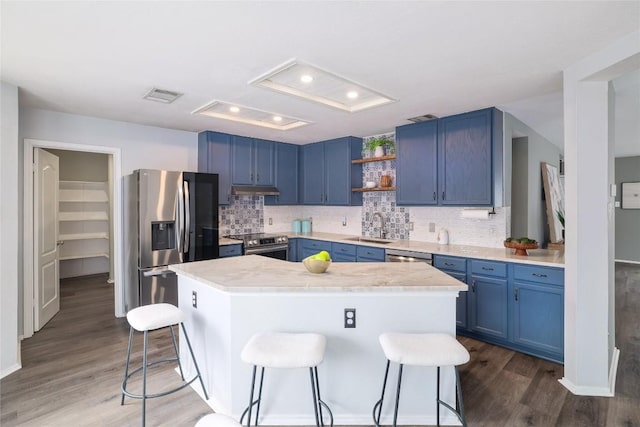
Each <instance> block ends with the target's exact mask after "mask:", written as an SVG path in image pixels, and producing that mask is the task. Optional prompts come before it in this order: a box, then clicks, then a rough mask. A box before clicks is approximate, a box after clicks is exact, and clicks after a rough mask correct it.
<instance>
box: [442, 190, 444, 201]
mask: <svg viewBox="0 0 640 427" xmlns="http://www.w3.org/2000/svg"><path fill="white" fill-rule="evenodd" d="M442 200H444V191H443V192H442Z"/></svg>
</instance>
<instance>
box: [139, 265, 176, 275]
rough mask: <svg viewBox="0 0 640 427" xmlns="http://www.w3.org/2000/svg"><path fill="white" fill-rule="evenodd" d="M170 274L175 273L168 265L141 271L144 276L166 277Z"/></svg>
mask: <svg viewBox="0 0 640 427" xmlns="http://www.w3.org/2000/svg"><path fill="white" fill-rule="evenodd" d="M172 274H175V273H174V272H173V271H171V270H169V267H161V268H154V269H153V270H148V271H144V272H143V273H142V275H143V276H144V277H154V276H162V277H167V276H170V275H172Z"/></svg>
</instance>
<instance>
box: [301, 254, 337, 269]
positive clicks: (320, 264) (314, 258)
mask: <svg viewBox="0 0 640 427" xmlns="http://www.w3.org/2000/svg"><path fill="white" fill-rule="evenodd" d="M302 264H304V266H305V267H306V269H307V270H308V271H309V272H310V273H316V274H320V273H324V272H325V271H327V268H329V266H330V265H331V255H330V254H329V252H327V251H320V252H318V253H317V254H315V255H311V256H308V257H306V258H305V259H303V260H302Z"/></svg>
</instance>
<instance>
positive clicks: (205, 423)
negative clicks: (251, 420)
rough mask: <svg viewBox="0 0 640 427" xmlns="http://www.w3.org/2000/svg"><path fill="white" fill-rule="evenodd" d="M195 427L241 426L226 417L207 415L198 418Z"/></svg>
mask: <svg viewBox="0 0 640 427" xmlns="http://www.w3.org/2000/svg"><path fill="white" fill-rule="evenodd" d="M195 427H242V425H241V424H240V423H238V422H237V421H236V420H234V419H233V418H231V417H228V416H226V415H222V414H209V415H205V416H204V417H202V418H200V419H199V420H198V422H197V423H196V425H195Z"/></svg>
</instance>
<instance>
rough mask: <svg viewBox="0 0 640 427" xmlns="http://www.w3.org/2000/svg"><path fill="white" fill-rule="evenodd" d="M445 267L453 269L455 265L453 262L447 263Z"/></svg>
mask: <svg viewBox="0 0 640 427" xmlns="http://www.w3.org/2000/svg"><path fill="white" fill-rule="evenodd" d="M444 265H446V266H448V267H453V266H454V265H455V264H453V263H451V262H445V263H444Z"/></svg>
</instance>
